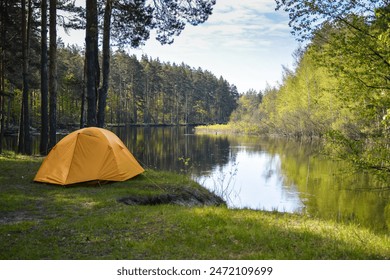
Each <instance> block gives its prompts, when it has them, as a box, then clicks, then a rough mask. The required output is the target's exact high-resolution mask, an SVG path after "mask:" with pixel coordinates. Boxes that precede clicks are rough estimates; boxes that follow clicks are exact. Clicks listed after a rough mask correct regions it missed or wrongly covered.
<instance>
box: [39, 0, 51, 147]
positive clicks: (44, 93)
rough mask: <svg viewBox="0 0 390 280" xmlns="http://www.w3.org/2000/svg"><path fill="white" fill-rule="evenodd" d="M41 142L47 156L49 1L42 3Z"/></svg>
mask: <svg viewBox="0 0 390 280" xmlns="http://www.w3.org/2000/svg"><path fill="white" fill-rule="evenodd" d="M41 21H42V22H41V142H40V148H39V151H40V154H41V155H46V154H47V148H48V142H49V113H48V95H49V89H48V73H47V63H48V59H47V0H42V2H41Z"/></svg>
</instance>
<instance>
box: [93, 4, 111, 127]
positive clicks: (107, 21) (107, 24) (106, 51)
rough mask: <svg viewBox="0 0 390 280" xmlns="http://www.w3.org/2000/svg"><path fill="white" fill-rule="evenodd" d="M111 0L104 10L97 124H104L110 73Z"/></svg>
mask: <svg viewBox="0 0 390 280" xmlns="http://www.w3.org/2000/svg"><path fill="white" fill-rule="evenodd" d="M111 13H112V0H107V1H106V8H105V11H104V31H103V63H102V66H103V70H102V71H103V84H102V87H101V88H100V89H99V106H98V114H97V125H98V126H99V127H103V126H104V122H105V109H106V103H107V92H108V83H109V75H110V31H111V30H110V29H111Z"/></svg>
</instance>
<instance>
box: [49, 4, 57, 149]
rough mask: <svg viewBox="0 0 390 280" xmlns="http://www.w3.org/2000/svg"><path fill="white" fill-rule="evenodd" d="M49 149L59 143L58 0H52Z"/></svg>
mask: <svg viewBox="0 0 390 280" xmlns="http://www.w3.org/2000/svg"><path fill="white" fill-rule="evenodd" d="M49 60H50V65H49V90H50V101H49V102H50V104H49V106H50V108H49V109H50V110H49V119H50V121H49V123H50V127H49V148H50V149H51V148H53V147H54V145H55V144H56V142H57V136H56V134H57V0H50V50H49Z"/></svg>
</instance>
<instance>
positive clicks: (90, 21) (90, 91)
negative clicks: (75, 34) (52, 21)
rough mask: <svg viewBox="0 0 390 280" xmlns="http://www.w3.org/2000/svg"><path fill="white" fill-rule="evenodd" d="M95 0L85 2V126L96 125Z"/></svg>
mask: <svg viewBox="0 0 390 280" xmlns="http://www.w3.org/2000/svg"><path fill="white" fill-rule="evenodd" d="M97 7H98V6H97V0H90V1H87V2H86V30H85V59H86V80H87V106H88V107H87V126H96V125H97V120H96V97H97V90H98V77H99V75H100V73H99V72H98V71H97V70H98V69H99V66H98V63H99V62H98V59H97V58H98V11H97Z"/></svg>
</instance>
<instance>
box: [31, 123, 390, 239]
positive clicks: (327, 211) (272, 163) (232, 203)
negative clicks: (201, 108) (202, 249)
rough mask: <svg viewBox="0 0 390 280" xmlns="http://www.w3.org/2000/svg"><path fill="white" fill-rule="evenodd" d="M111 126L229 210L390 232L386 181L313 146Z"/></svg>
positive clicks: (152, 164) (139, 153)
mask: <svg viewBox="0 0 390 280" xmlns="http://www.w3.org/2000/svg"><path fill="white" fill-rule="evenodd" d="M112 130H113V131H114V132H115V133H116V134H117V135H118V136H119V137H120V138H121V139H122V141H123V142H124V143H125V144H126V145H127V147H128V148H129V150H130V151H131V152H132V153H133V154H134V156H135V157H136V158H137V159H138V160H139V161H140V163H141V164H142V165H143V166H144V167H146V168H155V169H160V170H170V171H178V172H183V173H187V174H190V175H191V176H192V177H193V178H194V180H196V181H197V182H199V183H200V184H202V185H203V186H205V187H206V188H208V189H210V190H212V191H214V192H216V193H218V194H219V195H221V196H223V197H224V198H225V200H226V201H227V202H228V206H229V207H231V208H251V209H261V210H268V211H279V212H296V213H303V212H304V213H307V214H309V215H311V216H316V217H319V218H322V219H332V220H336V221H342V222H354V223H358V224H360V225H362V226H365V227H368V228H371V229H372V230H375V231H379V232H389V230H390V190H389V188H388V185H385V183H384V182H381V181H379V180H377V179H376V178H375V177H373V176H370V175H369V174H362V173H361V174H356V173H353V172H351V170H350V169H349V168H348V166H347V164H346V163H343V162H336V161H331V160H329V159H327V158H325V157H323V156H321V155H320V154H319V152H318V151H319V147H318V146H317V145H314V144H307V143H306V144H305V143H296V142H293V141H286V140H274V139H269V140H267V139H261V138H257V137H239V136H215V135H194V133H193V130H192V128H191V127H179V128H176V127H164V128H162V127H159V128H153V127H152V128H133V127H132V128H113V129H112ZM35 146H36V148H35V149H36V150H38V148H37V144H35ZM386 187H387V188H386Z"/></svg>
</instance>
